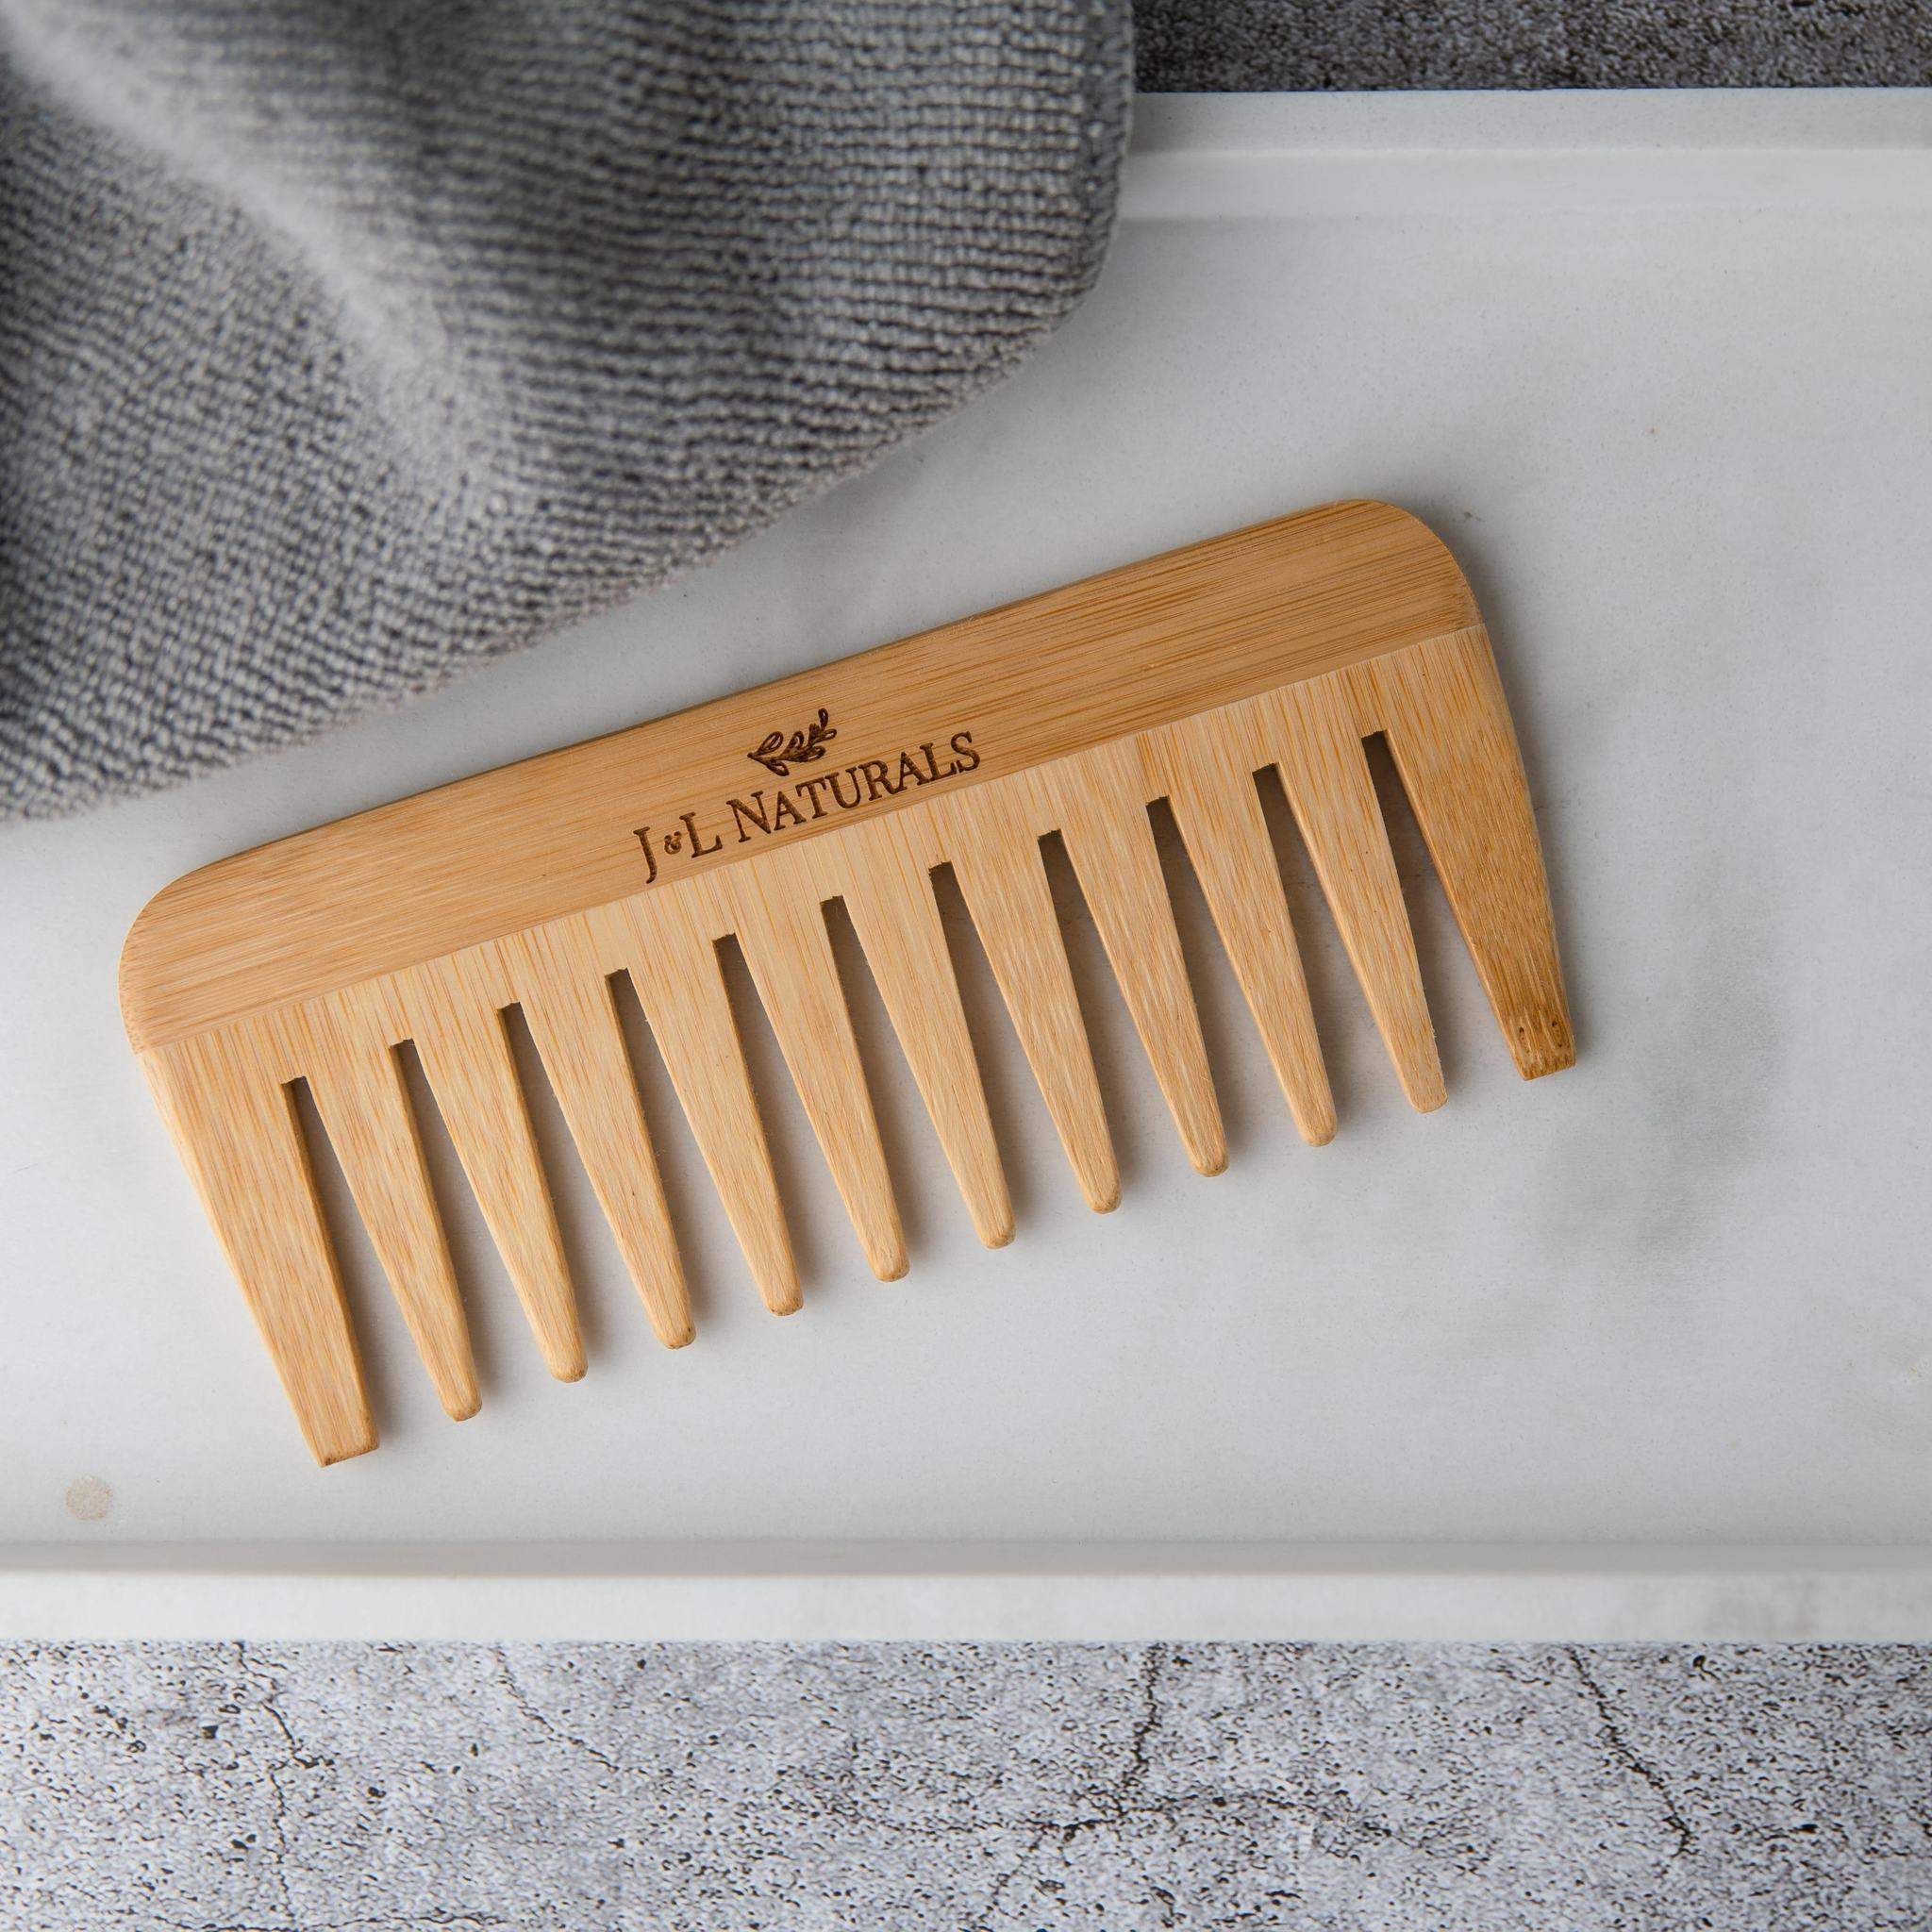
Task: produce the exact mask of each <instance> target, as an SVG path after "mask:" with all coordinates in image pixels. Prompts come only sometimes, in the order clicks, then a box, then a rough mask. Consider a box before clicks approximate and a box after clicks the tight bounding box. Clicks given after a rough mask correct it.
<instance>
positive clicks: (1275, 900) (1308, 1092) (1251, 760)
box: [1145, 705, 1335, 1147]
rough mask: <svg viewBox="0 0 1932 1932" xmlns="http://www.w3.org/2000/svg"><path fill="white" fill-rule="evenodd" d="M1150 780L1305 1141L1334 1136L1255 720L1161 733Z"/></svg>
mask: <svg viewBox="0 0 1932 1932" xmlns="http://www.w3.org/2000/svg"><path fill="white" fill-rule="evenodd" d="M1145 756H1146V762H1147V769H1148V775H1149V778H1150V779H1151V780H1152V782H1153V784H1154V785H1155V786H1156V787H1158V789H1159V790H1160V791H1164V792H1165V793H1166V795H1167V801H1168V804H1169V807H1170V808H1172V810H1173V812H1174V823H1175V824H1176V825H1178V826H1179V828H1180V834H1181V839H1182V842H1183V843H1184V844H1185V845H1186V846H1187V848H1188V857H1189V858H1190V859H1191V862H1192V864H1193V868H1194V876H1195V877H1196V878H1197V879H1199V880H1200V882H1201V895H1202V897H1203V898H1205V899H1206V900H1207V902H1208V911H1209V912H1211V913H1212V914H1213V916H1214V924H1215V926H1216V929H1217V930H1218V931H1219V932H1220V934H1221V941H1222V943H1223V945H1224V946H1225V947H1226V948H1227V957H1228V961H1229V963H1230V964H1231V965H1232V966H1233V968H1234V973H1235V977H1236V979H1238V980H1239V981H1240V982H1241V991H1242V993H1243V994H1245V996H1246V998H1247V1002H1248V1010H1249V1011H1250V1012H1251V1013H1253V1014H1254V1016H1255V1024H1256V1026H1257V1029H1258V1030H1259V1032H1260V1035H1261V1041H1262V1043H1263V1045H1264V1046H1266V1048H1267V1050H1268V1058H1269V1059H1270V1061H1271V1062H1272V1063H1273V1065H1274V1073H1275V1077H1276V1078H1277V1079H1278V1080H1279V1081H1280V1082H1281V1091H1282V1093H1283V1095H1284V1096H1285V1097H1286V1099H1287V1101H1288V1107H1289V1111H1290V1112H1291V1114H1292V1115H1293V1117H1294V1123H1295V1125H1296V1127H1297V1128H1298V1129H1299V1130H1300V1132H1301V1136H1302V1139H1303V1140H1305V1141H1307V1142H1308V1143H1309V1145H1310V1146H1316V1147H1319V1146H1321V1145H1323V1144H1324V1142H1326V1141H1332V1140H1333V1139H1334V1138H1335V1098H1334V1095H1333V1094H1332V1093H1331V1092H1330V1091H1329V1087H1328V1072H1327V1069H1326V1068H1325V1067H1324V1065H1323V1063H1322V1042H1321V1040H1320V1038H1319V1036H1318V1035H1317V1034H1316V1031H1315V1016H1314V1013H1313V1010H1312V1009H1311V1008H1310V1007H1309V1005H1308V988H1307V980H1306V978H1305V977H1304V976H1303V974H1302V960H1301V951H1300V949H1299V948H1298V947H1297V946H1296V944H1295V938H1294V926H1293V924H1292V923H1291V920H1290V918H1289V911H1288V900H1287V898H1286V897H1285V896H1284V894H1283V892H1282V890H1281V870H1280V868H1279V866H1278V865H1277V864H1276V863H1275V859H1274V846H1273V844H1272V843H1271V841H1270V840H1269V837H1268V822H1267V820H1266V819H1265V818H1263V817H1262V815H1261V801H1260V798H1259V796H1258V795H1257V792H1256V791H1255V770H1256V768H1257V766H1258V765H1260V764H1263V763H1265V762H1266V761H1267V759H1266V754H1265V752H1264V751H1263V750H1262V747H1261V744H1260V741H1259V738H1258V735H1257V733H1256V731H1255V729H1254V719H1253V713H1252V710H1251V708H1248V707H1246V706H1241V705H1234V706H1229V707H1228V708H1226V709H1224V710H1222V711H1217V712H1213V713H1210V714H1208V716H1206V717H1197V718H1191V719H1189V720H1187V721H1186V722H1185V723H1184V724H1175V725H1171V726H1169V727H1168V728H1167V729H1165V730H1163V731H1159V732H1157V733H1155V734H1154V735H1153V736H1152V737H1151V738H1150V739H1149V740H1148V741H1147V742H1146V750H1145Z"/></svg>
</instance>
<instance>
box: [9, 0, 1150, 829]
mask: <svg viewBox="0 0 1932 1932" xmlns="http://www.w3.org/2000/svg"><path fill="white" fill-rule="evenodd" d="M0 26H4V27H5V28H6V30H7V31H6V34H5V39H4V43H0V44H4V58H0V816H15V815H22V814H27V815H38V814H44V813H54V812H60V811H67V810H72V809H75V808H79V807H82V806H86V805H88V804H90V803H92V802H94V801H96V800H99V799H102V798H107V797H111V796H115V795H120V794H125V793H128V792H133V791H142V790H145V789H147V788H150V787H153V786H158V785H162V784H167V783H170V782H173V781H175V780H178V779H181V778H185V777H187V776H189V775H190V774H193V773H195V772H198V771H202V770H205V769H207V768H209V767H212V766H217V765H223V764H227V763H231V762H233V761H234V760H236V759H238V758H242V757H245V756H247V755H249V754H251V753H254V752H257V751H261V750H264V749H267V748H269V747H272V746H275V745H280V744H286V743H289V742H291V741H295V740H298V739H302V738H306V737H308V736H310V735H312V734H313V733H315V732H316V731H318V730H320V729H321V728H323V727H324V726H325V725H327V724H330V723H331V722H334V721H336V720H340V719H342V718H345V717H348V716H351V715H353V714H355V713H357V712H358V711H362V710H365V709H368V708H371V707H374V706H377V705H382V704H387V703H391V702H392V701H394V700H396V699H399V698H401V697H403V696H405V695H407V694H408V693H410V692H415V691H426V690H428V689H430V688H431V687H433V686H435V685H438V684H441V682H443V681H444V680H445V679H447V678H448V677H450V676H452V675H455V674H456V673H458V672H459V671H461V670H462V669H464V668H465V667H466V666H469V665H473V664H475V663H476V662H478V661H479V660H480V659H482V658H487V657H489V656H491V655H493V654H495V653H498V652H501V651H505V650H508V649H511V648H514V647H516V646H518V645H521V644H524V643H525V642H527V641H529V640H530V639H532V638H533V637H535V636H537V635H538V634H539V633H540V632H541V631H543V630H545V629H547V628H549V627H551V626H554V625H558V624H561V623H563V622H565V621H566V620H568V619H570V618H573V617H575V616H578V615H580V614H582V613H583V612H585V611H588V610H591V609H593V608H597V607H599V606H602V605H606V604H608V603H610V602H612V601H614V600H615V599H617V598H620V597H622V596H624V595H625V593H627V592H629V591H634V590H636V589H638V588H639V587H641V586H644V585H650V584H655V583H658V582H661V581H662V580H663V579H664V578H666V577H667V576H669V575H671V574H673V573H674V572H676V571H679V570H683V569H686V568H688V567H690V566H691V565H693V564H695V563H698V562H701V561H703V560H704V559H705V558H708V557H710V556H712V555H714V554H715V553H717V552H718V551H719V550H721V549H723V548H724V546H725V545H727V544H729V543H731V542H733V541H736V540H737V539H739V538H741V537H742V536H744V535H745V534H747V533H748V532H750V531H752V530H754V529H757V528H758V526H759V525H763V524H765V523H767V522H769V521H770V520H771V519H772V518H773V517H774V516H775V515H776V514H777V513H778V512H779V511H781V510H782V509H784V508H786V507H787V506H789V505H791V504H794V503H797V502H798V501H799V500H801V499H802V498H804V497H807V496H808V495H810V494H812V493H814V492H815V491H820V490H823V489H824V488H825V487H826V486H828V485H829V484H831V483H833V482H835V481H836V480H838V479H839V478H840V477H841V476H843V475H848V474H850V473H851V472H853V471H854V470H856V469H858V468H859V467H861V466H862V465H864V464H866V463H868V462H871V461H872V460H874V458H877V457H878V456H880V455H881V454H883V453H884V452H885V451H886V450H888V449H890V448H891V447H892V446H893V445H894V444H896V443H898V442H900V441H903V440H904V439H905V438H907V437H908V436H909V435H911V434H913V433H914V432H916V431H918V430H920V429H922V428H924V427H925V426H926V425H929V424H931V423H932V422H934V421H935V420H936V419H937V418H939V417H940V416H941V415H942V414H943V413H945V412H946V411H947V410H948V409H950V408H954V407H955V406H956V405H958V403H959V402H961V401H962V400H963V399H965V398H966V397H969V396H971V395H973V394H974V392H975V391H979V390H981V389H983V388H985V387H986V386H987V385H988V384H989V383H991V381H993V380H995V379H996V378H997V377H998V376H1000V375H1003V374H1005V373H1006V372H1008V370H1010V369H1011V368H1012V367H1013V366H1014V365H1015V364H1016V363H1017V362H1018V360H1019V359H1020V358H1022V357H1023V356H1024V354H1025V353H1026V352H1027V350H1028V349H1029V348H1030V347H1031V346H1032V345H1034V344H1035V343H1037V342H1038V341H1040V340H1041V338H1042V337H1043V336H1044V335H1045V334H1046V332H1047V331H1048V330H1050V329H1051V328H1052V327H1053V326H1054V325H1055V324H1056V323H1058V321H1059V320H1060V319H1061V318H1062V317H1063V316H1064V315H1065V314H1066V313H1067V311H1068V309H1069V308H1071V307H1072V306H1073V304H1074V302H1075V301H1076V300H1077V299H1078V297H1079V296H1080V295H1081V294H1082V293H1083V292H1084V291H1086V289H1087V288H1088V287H1089V285H1090V284H1091V281H1092V280H1093V277H1094V275H1095V273H1096V272H1097V270H1098V267H1099V264H1100V259H1101V256H1102V253H1103V251H1104V248H1105V246H1106V242H1107V237H1108V228H1109V224H1110V221H1111V216H1112V208H1113V193H1114V183H1115V177H1116V175H1117V172H1118V167H1119V160H1120V155H1121V149H1122V144H1123V140H1124V130H1125V123H1126V108H1127V91H1128V80H1129V70H1130V64H1131V61H1130V47H1129V31H1128V21H1127V11H1126V8H1125V6H1124V4H1122V0H891V4H866V0H793V4H780V0H681V4H677V5H669V4H660V5H652V4H650V0H631V4H625V0H525V4H513V0H494V4H491V0H484V4H474V5H465V4H457V0H354V4H350V0H306V4H291V0H118V4H117V0H0Z"/></svg>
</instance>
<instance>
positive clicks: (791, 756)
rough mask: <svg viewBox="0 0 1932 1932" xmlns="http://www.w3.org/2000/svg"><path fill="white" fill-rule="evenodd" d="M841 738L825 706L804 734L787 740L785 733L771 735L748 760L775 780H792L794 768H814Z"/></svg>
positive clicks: (795, 734)
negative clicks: (804, 766) (762, 767)
mask: <svg viewBox="0 0 1932 1932" xmlns="http://www.w3.org/2000/svg"><path fill="white" fill-rule="evenodd" d="M838 735H839V733H838V731H837V729H836V728H835V727H834V725H833V724H832V720H831V718H830V716H829V714H828V713H827V712H826V711H825V709H824V707H823V706H822V707H821V708H820V709H819V715H818V717H817V719H816V720H815V721H814V722H813V723H812V724H808V725H807V726H806V727H805V729H804V730H803V731H794V732H793V733H792V734H791V737H790V738H787V737H786V736H785V734H784V733H783V732H782V731H773V732H768V733H767V734H766V736H765V737H764V738H763V740H762V741H760V742H759V744H758V749H757V750H756V751H748V752H746V753H745V757H746V758H750V759H751V760H752V761H753V762H754V763H755V764H760V765H762V766H764V768H765V770H766V771H768V772H770V773H772V774H774V776H776V777H780V778H785V777H789V776H790V775H791V767H792V766H793V765H813V764H816V763H817V762H818V761H819V759H821V758H824V755H825V746H826V745H827V744H828V743H829V742H830V741H832V740H833V739H835V738H837V737H838Z"/></svg>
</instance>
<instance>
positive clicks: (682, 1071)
mask: <svg viewBox="0 0 1932 1932" xmlns="http://www.w3.org/2000/svg"><path fill="white" fill-rule="evenodd" d="M610 910H611V912H612V914H613V915H614V917H615V919H616V921H617V950H618V952H619V953H620V954H621V955H622V956H623V957H624V958H625V961H626V963H627V964H628V966H629V969H630V976H631V983H632V985H633V986H635V987H636V989H637V994H638V1003H639V1004H640V1005H641V1007H642V1008H643V1009H644V1017H645V1019H646V1020H647V1021H649V1023H650V1027H651V1035H652V1038H653V1039H655V1040H656V1041H657V1042H658V1052H659V1054H661V1055H662V1056H663V1059H664V1065H665V1068H666V1069H667V1071H668V1072H669V1073H670V1074H671V1084H672V1085H673V1086H674V1087H675V1089H676V1090H677V1098H678V1101H679V1103H680V1104H681V1105H682V1106H683V1108H684V1112H685V1118H686V1119H687V1120H689V1121H690V1123H691V1134H692V1136H693V1138H694V1139H695V1140H696V1141H697V1143H698V1152H699V1153H700V1154H702V1155H703V1156H704V1160H705V1166H706V1167H707V1168H708V1170H709V1172H710V1175H711V1182H712V1185H713V1186H714V1187H716V1189H717V1190H718V1196H719V1199H720V1200H721V1201H723V1203H724V1212H725V1214H726V1216H727V1217H728V1218H729V1220H730V1223H731V1228H732V1232H733V1233H734V1234H736V1235H737V1237H738V1244H739V1246H740V1247H741V1248H742V1249H743V1250H744V1258H745V1260H746V1261H747V1262H748V1263H749V1264H750V1267H751V1273H752V1279H753V1280H754V1281H755V1282H756V1283H757V1284H758V1293H759V1294H760V1295H761V1296H762V1297H763V1298H764V1303H765V1306H766V1307H768V1308H770V1309H771V1311H772V1312H773V1313H774V1315H790V1314H792V1313H794V1312H796V1310H797V1308H798V1307H799V1291H798V1263H797V1262H796V1261H795V1260H794V1259H793V1258H792V1254H791V1236H790V1235H789V1234H788V1233H787V1232H786V1228H785V1210H784V1208H783V1207H782V1206H781V1205H780V1203H779V1199H778V1182H777V1177H776V1176H775V1175H774V1173H773V1172H772V1156H771V1150H770V1149H769V1148H768V1147H767V1146H766V1144H765V1129H764V1124H763V1123H762V1122H761V1121H760V1120H759V1118H758V1101H757V1099H756V1098H755V1097H754V1095H753V1093H752V1087H751V1076H750V1074H749V1073H748V1072H747V1070H746V1068H745V1064H744V1049H743V1046H742V1045H741V1042H740V1041H739V1038H738V1027H737V1024H736V1023H735V1022H734V1021H733V1019H732V1017H731V1002H730V1000H729V998H728V997H727V996H726V994H725V991H724V977H723V975H722V974H720V972H719V970H718V951H717V946H716V944H715V942H714V941H713V940H712V938H711V936H710V935H709V934H708V932H706V931H704V930H703V929H702V928H701V927H700V926H699V925H697V924H694V923H693V921H692V919H691V908H690V902H689V899H688V896H687V895H685V894H683V893H680V892H678V891H665V892H660V893H659V894H658V895H657V896H656V897H655V898H653V899H652V900H651V901H650V903H649V905H648V907H646V905H645V904H644V903H643V902H641V901H640V900H636V899H627V900H624V901H621V902H620V903H619V904H618V905H617V906H615V907H613V908H610Z"/></svg>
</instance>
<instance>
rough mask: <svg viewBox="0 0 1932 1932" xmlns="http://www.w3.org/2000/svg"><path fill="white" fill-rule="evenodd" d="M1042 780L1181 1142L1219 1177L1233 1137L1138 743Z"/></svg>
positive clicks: (1108, 748)
mask: <svg viewBox="0 0 1932 1932" xmlns="http://www.w3.org/2000/svg"><path fill="white" fill-rule="evenodd" d="M1040 783H1041V791H1043V792H1044V793H1045V794H1046V795H1047V796H1048V797H1049V798H1051V800H1052V801H1053V809H1054V814H1055V817H1056V820H1057V821H1058V825H1059V828H1060V837H1061V838H1062V839H1063V840H1064V841H1066V847H1067V856H1068V857H1069V858H1072V860H1073V861H1074V873H1075V874H1077V875H1078V877H1079V880H1080V890H1081V891H1082V892H1083V893H1084V894H1085V895H1086V899H1087V907H1088V909H1089V910H1090V911H1091V913H1092V915H1093V924H1095V925H1096V926H1097V927H1098V928H1099V929H1100V939H1101V943H1102V944H1103V945H1105V946H1106V948H1107V957H1108V959H1109V960H1110V961H1111V962H1112V965H1113V971H1114V977H1115V978H1116V979H1118V980H1119V981H1120V987H1121V992H1122V994H1123V995H1124V997H1125V999H1126V1003H1127V1010H1128V1012H1129V1013H1131V1014H1132V1015H1133V1019H1134V1027H1135V1030H1136V1031H1137V1032H1138V1033H1139V1034H1140V1036H1141V1045H1142V1046H1144V1047H1145V1048H1146V1049H1147V1058H1148V1059H1149V1060H1150V1061H1152V1062H1153V1066H1154V1076H1155V1078H1156V1079H1157V1080H1158V1082H1159V1084H1160V1091H1161V1093H1162V1095H1163V1097H1164V1098H1165V1099H1166V1101H1167V1107H1168V1111H1169V1112H1170V1113H1172V1114H1173V1115H1174V1125H1175V1126H1176V1127H1177V1128H1178V1129H1179V1130H1180V1137H1181V1144H1182V1145H1183V1146H1184V1147H1185V1148H1186V1149H1187V1150H1188V1158H1189V1159H1190V1160H1191V1161H1192V1162H1193V1164H1194V1166H1195V1167H1196V1168H1197V1169H1198V1170H1199V1171H1200V1172H1201V1173H1202V1174H1219V1173H1221V1171H1222V1170H1223V1169H1224V1167H1226V1165H1227V1136H1226V1134H1225V1133H1224V1131H1223V1128H1222V1124H1221V1109H1220V1108H1219V1107H1218V1106H1217V1105H1216V1103H1215V1099H1214V1076H1213V1075H1212V1074H1210V1073H1209V1072H1208V1049H1207V1047H1206V1045H1205V1044H1204V1043H1203V1042H1202V1039H1201V1016H1200V1013H1199V1012H1198V1010H1197V1009H1196V1008H1195V1006H1194V993H1193V989H1192V988H1191V986H1190V985H1189V984H1188V969H1187V964H1186V962H1185V961H1184V960H1183V958H1182V957H1181V942H1180V935H1179V934H1178V933H1176V932H1175V930H1174V907H1173V905H1172V903H1171V902H1170V901H1169V899H1168V896H1167V882H1166V880H1165V879H1164V878H1162V876H1161V873H1160V854H1159V852H1158V849H1157V848H1156V846H1155V843H1154V828H1153V827H1152V826H1151V825H1150V824H1148V822H1147V801H1146V799H1145V797H1144V795H1143V791H1142V786H1141V769H1140V761H1139V759H1138V758H1136V757H1135V754H1134V749H1133V747H1132V745H1131V744H1130V743H1127V742H1115V743H1113V744H1106V745H1101V746H1099V747H1097V748H1096V749H1094V750H1092V751H1090V752H1083V753H1082V754H1081V755H1080V756H1079V757H1078V758H1067V759H1064V760H1062V761H1061V762H1060V763H1058V764H1057V765H1051V766H1049V767H1047V768H1046V770H1044V771H1043V772H1041V774H1040Z"/></svg>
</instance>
